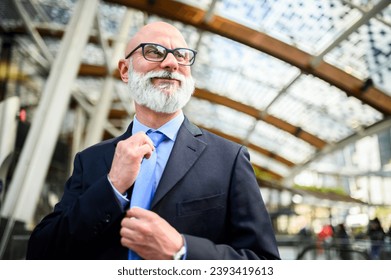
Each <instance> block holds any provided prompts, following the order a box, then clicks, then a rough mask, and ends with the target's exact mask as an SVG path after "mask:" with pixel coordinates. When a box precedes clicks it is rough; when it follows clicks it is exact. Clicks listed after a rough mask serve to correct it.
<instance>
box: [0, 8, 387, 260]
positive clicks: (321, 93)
mask: <svg viewBox="0 0 391 280" xmlns="http://www.w3.org/2000/svg"><path fill="white" fill-rule="evenodd" d="M160 20H164V21H167V22H170V23H172V24H173V25H175V26H176V27H177V28H179V29H180V30H181V32H182V33H183V34H184V36H185V38H186V40H187V42H188V44H189V47H190V48H193V49H196V50H197V51H198V54H197V58H196V62H195V64H194V65H193V66H192V73H193V76H194V78H195V80H196V90H195V93H194V96H193V97H192V99H191V101H190V102H189V104H188V105H187V106H186V108H185V109H184V112H185V114H186V115H187V117H188V118H189V119H190V120H191V121H193V122H194V123H195V124H197V125H198V126H200V127H202V128H205V129H208V130H210V131H212V132H214V133H216V134H218V135H220V136H222V137H225V138H227V139H230V140H232V141H234V142H237V143H241V144H243V145H246V146H247V147H248V149H249V151H250V155H251V161H252V164H253V166H254V170H255V172H256V174H257V177H258V180H259V185H260V192H261V193H262V196H263V198H264V201H265V203H266V205H267V208H268V210H269V213H270V216H271V219H272V222H273V226H274V229H275V232H276V234H277V240H278V245H279V249H280V253H281V257H282V258H283V259H391V232H390V226H391V118H390V116H391V5H390V1H389V0H313V1H305V0H284V1H281V0H243V1H239V0H197V1H196V0H189V1H172V0H165V1H163V0H160V1H159V0H148V1H147V0H144V1H142V0H133V1H132V0H105V1H103V0H101V1H98V0H85V1H83V0H79V1H77V0H2V1H1V2H0V35H1V37H0V211H1V220H0V242H1V243H0V259H24V258H25V250H26V246H27V241H28V238H29V234H30V232H31V230H32V229H33V227H34V226H35V225H36V224H37V222H39V221H40V219H42V217H43V216H44V215H46V214H48V213H49V212H51V210H52V209H53V206H54V205H55V203H56V202H57V201H58V200H59V199H60V198H61V195H62V192H63V186H64V183H65V181H66V180H67V178H68V176H69V175H70V173H71V171H72V160H73V156H74V155H75V153H76V152H77V151H80V150H82V149H84V148H85V147H87V146H90V145H92V144H95V143H97V142H99V141H101V140H103V139H108V138H111V137H115V136H117V135H120V134H122V133H123V132H124V130H125V129H126V128H127V126H128V125H129V123H130V121H131V119H132V118H133V115H134V105H133V103H132V100H131V98H130V97H129V94H128V93H127V88H126V85H125V84H124V83H123V82H121V81H120V79H119V75H118V71H117V68H116V67H117V62H118V59H119V58H122V57H123V56H124V48H125V44H126V43H127V40H128V39H129V38H130V37H131V36H132V35H133V34H134V33H135V32H136V31H137V30H138V29H139V28H140V27H141V26H143V25H144V24H146V23H148V22H152V21H160Z"/></svg>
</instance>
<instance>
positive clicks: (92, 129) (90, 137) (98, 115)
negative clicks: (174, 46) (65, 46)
mask: <svg viewBox="0 0 391 280" xmlns="http://www.w3.org/2000/svg"><path fill="white" fill-rule="evenodd" d="M130 13H131V12H130V11H129V10H128V11H127V12H126V13H125V15H124V17H123V20H122V23H121V26H120V30H119V33H118V34H117V36H116V38H115V41H114V46H113V52H112V55H111V57H109V56H108V49H107V48H105V47H106V44H105V43H104V42H103V41H104V38H103V36H102V34H100V36H101V42H102V43H101V45H102V47H103V50H104V51H105V54H106V55H105V57H106V66H107V69H108V75H107V77H106V79H105V81H104V85H103V89H102V92H101V96H100V99H99V100H98V103H97V104H96V105H95V108H94V110H93V113H92V115H91V119H90V121H89V123H88V127H87V133H86V139H85V141H84V148H85V147H88V146H91V145H93V144H96V143H98V142H99V141H101V140H102V136H103V132H104V129H105V125H106V122H107V117H108V115H109V112H110V108H111V102H112V97H113V92H114V82H115V80H114V78H113V74H114V71H115V69H117V64H118V60H119V58H120V57H124V50H125V46H126V43H127V37H128V33H129V29H130V26H131V24H132V16H131V14H130Z"/></svg>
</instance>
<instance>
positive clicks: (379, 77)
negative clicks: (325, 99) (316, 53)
mask: <svg viewBox="0 0 391 280" xmlns="http://www.w3.org/2000/svg"><path fill="white" fill-rule="evenodd" d="M389 11H390V13H391V10H390V9H389ZM325 60H326V61H328V62H329V63H331V64H333V65H336V66H337V67H339V68H341V69H342V70H344V71H346V72H348V73H350V74H352V75H354V76H356V77H358V78H360V79H366V78H369V77H370V78H372V79H373V81H374V83H375V84H376V85H378V86H379V87H380V88H383V89H384V90H385V91H386V93H388V94H389V95H391V63H390V62H391V28H390V26H387V25H385V24H384V23H382V22H380V21H378V20H375V19H372V20H370V21H369V24H368V25H363V26H362V27H360V28H359V29H358V31H357V32H355V33H353V34H352V35H351V36H349V38H347V40H345V41H343V42H342V44H341V45H340V46H338V47H337V48H335V49H333V50H332V51H331V52H330V53H329V54H328V55H326V56H325Z"/></svg>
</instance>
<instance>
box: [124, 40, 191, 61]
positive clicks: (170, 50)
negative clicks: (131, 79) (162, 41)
mask: <svg viewBox="0 0 391 280" xmlns="http://www.w3.org/2000/svg"><path fill="white" fill-rule="evenodd" d="M147 45H155V46H159V47H162V48H163V49H165V50H166V53H165V54H164V56H163V57H162V59H161V60H150V59H147V58H146V57H145V55H144V47H145V46H147ZM139 48H142V52H141V53H142V55H143V57H144V59H145V60H148V61H151V62H162V61H163V60H165V59H166V57H167V55H168V54H169V53H172V54H173V56H174V57H175V59H176V56H175V51H178V50H188V51H191V52H193V53H194V56H193V58H192V59H191V60H190V61H189V62H190V64H183V63H181V62H179V61H178V60H177V61H178V64H180V65H183V66H191V65H193V64H194V61H195V58H196V55H197V51H195V50H192V49H188V48H175V49H168V48H166V47H165V46H162V45H159V44H156V43H141V44H140V45H138V46H137V47H136V48H134V49H133V50H132V51H131V52H130V53H129V54H128V55H127V56H126V57H125V59H128V58H129V57H130V56H131V55H132V54H134V53H135V52H136V51H137V50H138V49H139Z"/></svg>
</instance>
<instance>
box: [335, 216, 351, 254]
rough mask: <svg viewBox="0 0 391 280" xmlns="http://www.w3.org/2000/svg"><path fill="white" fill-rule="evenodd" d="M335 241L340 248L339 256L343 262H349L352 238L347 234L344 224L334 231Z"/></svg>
mask: <svg viewBox="0 0 391 280" xmlns="http://www.w3.org/2000/svg"><path fill="white" fill-rule="evenodd" d="M334 239H335V240H334V241H335V244H336V245H337V246H338V251H339V256H340V258H341V260H349V259H350V258H351V256H350V252H349V250H350V238H349V235H348V233H347V232H346V228H345V225H344V224H338V225H337V227H336V228H335V231H334Z"/></svg>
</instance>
